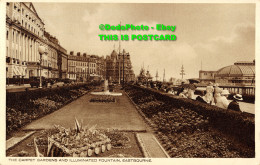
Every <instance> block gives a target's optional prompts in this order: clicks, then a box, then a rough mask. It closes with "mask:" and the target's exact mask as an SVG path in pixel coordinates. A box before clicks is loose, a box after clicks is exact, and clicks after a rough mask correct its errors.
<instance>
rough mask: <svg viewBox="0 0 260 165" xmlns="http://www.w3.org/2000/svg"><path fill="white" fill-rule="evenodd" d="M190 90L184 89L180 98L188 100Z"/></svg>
mask: <svg viewBox="0 0 260 165" xmlns="http://www.w3.org/2000/svg"><path fill="white" fill-rule="evenodd" d="M187 92H188V89H184V90H183V91H182V92H181V93H180V94H179V96H180V97H183V98H187V96H188V93H187Z"/></svg>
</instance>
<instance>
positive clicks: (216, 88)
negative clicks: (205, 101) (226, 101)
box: [213, 83, 222, 104]
mask: <svg viewBox="0 0 260 165" xmlns="http://www.w3.org/2000/svg"><path fill="white" fill-rule="evenodd" d="M213 87H214V92H213V97H214V102H215V104H217V99H218V98H219V97H221V92H222V89H221V88H219V84H218V83H215V84H214V85H213Z"/></svg>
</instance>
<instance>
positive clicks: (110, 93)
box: [90, 80, 122, 96]
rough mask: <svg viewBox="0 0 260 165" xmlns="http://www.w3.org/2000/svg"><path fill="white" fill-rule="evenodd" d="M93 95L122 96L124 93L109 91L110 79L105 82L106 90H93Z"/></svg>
mask: <svg viewBox="0 0 260 165" xmlns="http://www.w3.org/2000/svg"><path fill="white" fill-rule="evenodd" d="M90 94H92V95H104V96H122V93H116V92H109V90H108V80H105V82H104V91H102V92H91V93H90Z"/></svg>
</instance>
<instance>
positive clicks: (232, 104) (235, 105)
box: [228, 94, 243, 112]
mask: <svg viewBox="0 0 260 165" xmlns="http://www.w3.org/2000/svg"><path fill="white" fill-rule="evenodd" d="M242 100H243V98H242V95H240V94H236V95H234V96H233V101H232V102H230V103H229V105H228V109H231V110H234V111H238V112H241V110H240V107H239V104H238V101H242Z"/></svg>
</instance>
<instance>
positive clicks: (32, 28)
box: [6, 2, 67, 83]
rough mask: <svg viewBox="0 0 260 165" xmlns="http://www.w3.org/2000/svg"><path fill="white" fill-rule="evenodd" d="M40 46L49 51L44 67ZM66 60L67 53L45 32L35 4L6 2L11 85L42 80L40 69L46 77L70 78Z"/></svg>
mask: <svg viewBox="0 0 260 165" xmlns="http://www.w3.org/2000/svg"><path fill="white" fill-rule="evenodd" d="M40 45H42V46H44V47H45V48H46V54H44V55H42V62H41V64H40V59H41V58H40V54H39V52H38V48H39V46H40ZM66 58H67V57H66V50H65V49H64V48H62V47H61V46H60V44H59V42H58V40H57V39H56V38H55V37H53V36H51V35H50V34H49V33H47V32H46V31H45V29H44V22H43V21H42V19H41V18H40V17H39V15H38V14H37V11H36V10H35V8H34V6H33V4H32V3H31V2H10V3H9V2H7V3H6V77H7V79H8V80H7V83H9V81H12V80H14V79H22V80H23V81H24V80H26V79H29V78H31V77H39V76H40V70H41V75H42V76H44V77H46V78H62V77H66V72H65V71H66V70H67V69H66V68H67V66H66V65H67V64H66V62H64V61H67V60H65V59H66ZM62 59H63V60H62ZM62 73H63V76H62ZM20 82H21V81H20ZM10 83H12V82H10Z"/></svg>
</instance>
